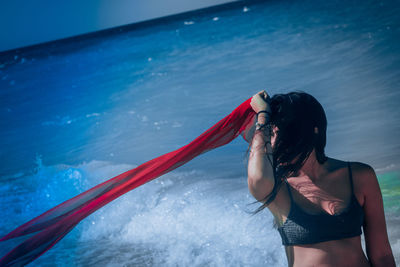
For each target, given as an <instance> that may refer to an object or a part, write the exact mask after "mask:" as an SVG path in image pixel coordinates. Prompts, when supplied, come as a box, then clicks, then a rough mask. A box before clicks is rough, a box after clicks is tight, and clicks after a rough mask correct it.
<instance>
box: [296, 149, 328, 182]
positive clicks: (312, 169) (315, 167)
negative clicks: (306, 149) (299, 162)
mask: <svg viewBox="0 0 400 267" xmlns="http://www.w3.org/2000/svg"><path fill="white" fill-rule="evenodd" d="M325 163H326V162H325ZM324 165H325V164H320V163H319V162H318V160H317V157H316V155H315V149H313V150H312V151H311V153H310V156H309V157H308V158H307V160H306V161H305V163H304V165H303V166H302V167H301V168H300V173H303V174H305V175H307V176H308V177H310V179H311V180H318V178H319V177H321V176H322V175H321V174H322V173H324V172H325V171H326V168H325V166H324Z"/></svg>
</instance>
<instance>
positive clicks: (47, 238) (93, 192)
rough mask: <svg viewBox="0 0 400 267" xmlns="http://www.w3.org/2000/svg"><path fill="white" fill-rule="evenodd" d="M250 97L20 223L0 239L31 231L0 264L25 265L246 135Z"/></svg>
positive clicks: (251, 118) (250, 121) (251, 113)
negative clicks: (180, 142)
mask: <svg viewBox="0 0 400 267" xmlns="http://www.w3.org/2000/svg"><path fill="white" fill-rule="evenodd" d="M250 100H251V99H248V100H246V101H245V102H243V103H242V104H241V105H240V106H238V107H237V108H236V109H235V110H233V111H232V113H230V114H229V115H228V116H226V117H225V118H223V119H222V120H220V121H219V122H218V123H216V124H215V125H214V126H212V127H211V128H210V129H208V130H207V131H205V132H204V133H203V134H201V135H200V136H199V137H197V138H196V139H195V140H193V141H192V142H190V143H189V144H187V145H185V146H183V147H181V148H179V149H177V150H175V151H172V152H169V153H167V154H164V155H162V156H160V157H157V158H155V159H152V160H150V161H148V162H146V163H143V164H142V165H140V166H138V167H136V168H134V169H132V170H129V171H127V172H124V173H122V174H120V175H118V176H115V177H114V178H112V179H110V180H108V181H105V182H104V183H101V184H99V185H97V186H95V187H93V188H91V189H89V190H87V191H86V192H83V193H81V194H79V195H77V196H76V197H74V198H71V199H69V200H67V201H65V202H63V203H61V204H60V205H58V206H56V207H54V208H52V209H50V210H49V211H47V212H45V213H43V214H42V215H40V216H38V217H36V218H34V219H32V220H31V221H29V222H27V223H25V224H23V225H21V226H19V227H18V228H16V229H15V230H13V231H11V232H10V233H8V234H7V235H5V236H3V237H2V238H1V239H0V241H5V240H8V239H11V238H15V237H20V236H24V235H27V234H32V233H36V232H37V233H36V234H34V235H32V236H31V237H29V238H28V239H27V240H25V241H23V242H22V243H21V244H19V245H18V246H17V247H15V248H14V249H12V250H11V251H10V252H8V253H7V254H6V255H5V256H3V257H2V258H1V259H0V266H12V265H18V266H20V265H25V264H28V263H29V262H31V261H33V260H34V259H36V258H37V257H39V256H40V255H42V254H43V253H44V252H46V251H47V250H49V249H50V248H51V247H52V246H54V245H55V244H56V243H57V242H58V241H60V240H61V239H62V238H63V237H64V236H65V235H66V234H67V233H68V232H69V231H71V230H72V229H73V228H74V227H75V225H77V224H78V223H79V222H80V221H81V220H83V219H84V218H85V217H87V216H88V215H90V214H91V213H93V212H95V211H96V210H97V209H99V208H101V207H103V206H104V205H106V204H107V203H109V202H111V201H112V200H114V199H116V198H117V197H119V196H121V195H123V194H125V193H127V192H128V191H130V190H132V189H134V188H136V187H138V186H140V185H142V184H144V183H146V182H149V181H151V180H152V179H154V178H157V177H159V176H161V175H163V174H165V173H167V172H170V171H172V170H174V169H176V168H178V167H179V166H182V165H183V164H185V163H186V162H188V161H190V160H192V159H193V158H194V157H197V156H198V155H200V154H202V153H205V152H207V151H209V150H212V149H214V148H217V147H220V146H222V145H225V144H227V143H229V142H231V141H232V140H233V139H235V138H236V137H237V136H239V135H240V134H242V135H243V137H244V138H245V139H246V140H248V138H247V136H246V135H248V133H249V130H250V129H251V126H252V125H253V122H254V115H255V113H254V111H253V109H252V108H251V107H250Z"/></svg>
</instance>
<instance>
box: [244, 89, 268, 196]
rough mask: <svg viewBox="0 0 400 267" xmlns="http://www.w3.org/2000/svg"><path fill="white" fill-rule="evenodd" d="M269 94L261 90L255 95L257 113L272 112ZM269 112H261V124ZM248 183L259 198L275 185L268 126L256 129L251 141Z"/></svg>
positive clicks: (259, 119) (254, 105) (253, 105)
mask: <svg viewBox="0 0 400 267" xmlns="http://www.w3.org/2000/svg"><path fill="white" fill-rule="evenodd" d="M267 99H268V95H267V93H266V92H265V91H261V92H259V93H257V94H256V95H254V96H253V98H252V100H251V103H250V105H251V107H252V108H253V109H254V111H255V112H256V113H259V112H260V111H266V112H271V109H270V107H269V104H268V103H267ZM267 119H268V114H266V113H259V115H258V116H257V120H258V121H257V122H258V123H259V125H261V126H262V125H264V124H266V123H268V121H267ZM247 175H248V179H247V183H248V187H249V191H250V193H251V194H252V195H253V196H254V197H255V198H256V199H257V200H258V201H261V200H263V199H264V198H265V197H266V196H267V195H268V194H269V193H270V192H271V191H272V188H273V186H274V172H273V166H272V148H271V134H270V131H269V130H268V128H267V127H262V128H261V129H259V130H256V131H255V133H254V136H253V139H252V141H251V147H250V155H249V161H248V168H247Z"/></svg>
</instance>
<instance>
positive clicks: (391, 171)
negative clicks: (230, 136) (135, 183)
mask: <svg viewBox="0 0 400 267" xmlns="http://www.w3.org/2000/svg"><path fill="white" fill-rule="evenodd" d="M399 12H400V4H399V3H398V1H316V0H312V1H301V2H297V3H296V2H294V1H266V2H265V3H253V4H249V3H248V4H246V5H244V4H243V6H240V7H235V8H233V9H227V10H225V11H218V12H209V13H208V14H205V15H204V14H202V15H193V16H191V17H187V18H186V19H180V20H172V21H170V22H168V23H163V24H161V25H155V26H151V27H146V28H141V29H135V30H130V31H127V30H122V31H121V32H120V33H118V34H114V35H107V36H97V37H92V38H89V39H80V40H79V41H75V42H73V43H71V42H63V43H58V44H56V45H54V44H49V45H46V46H42V47H33V48H31V49H30V50H25V51H23V52H21V51H16V52H13V53H12V54H10V53H8V54H0V88H1V89H0V104H1V105H0V129H1V130H0V147H1V149H0V157H1V163H0V210H1V216H2V217H6V218H7V220H1V221H0V235H3V234H5V233H8V232H9V231H10V230H12V229H13V228H14V227H16V226H18V225H20V224H22V223H24V222H26V221H27V220H29V219H31V218H33V217H34V216H36V215H39V214H41V213H42V212H44V211H46V210H48V209H49V208H51V207H53V206H55V205H57V204H58V203H60V202H62V201H64V200H66V199H69V198H71V197H73V196H75V195H77V194H78V193H80V192H82V191H84V190H86V189H89V188H91V187H92V186H94V185H96V184H98V183H100V182H102V181H105V180H107V179H109V178H111V177H113V176H115V175H117V174H119V173H121V172H123V171H126V170H129V169H131V168H133V167H135V166H137V165H139V164H141V163H143V162H145V161H147V160H150V159H152V158H154V157H156V156H159V155H162V154H164V153H167V152H169V151H171V150H174V149H176V148H179V147H181V146H182V145H185V144H186V143H188V142H190V141H191V140H193V139H194V138H195V137H197V136H198V135H199V134H201V133H202V132H203V131H204V130H206V129H208V128H209V127H210V126H212V125H213V124H214V123H216V122H217V121H218V120H219V119H221V118H222V117H224V116H225V115H227V114H228V113H230V112H231V111H232V110H233V109H234V108H235V107H236V106H237V105H239V104H240V103H242V102H243V101H244V100H246V99H247V98H249V97H250V96H251V95H253V94H254V93H256V92H258V91H259V90H261V89H266V90H267V91H268V92H269V93H270V94H275V93H282V92H283V93H285V92H289V91H291V90H303V91H306V92H309V93H311V94H312V95H314V96H315V97H316V98H317V99H318V100H319V101H320V102H321V103H322V105H323V106H324V107H325V110H326V113H327V117H328V142H327V148H326V151H327V154H328V156H330V157H334V158H339V159H342V160H351V161H360V162H365V163H367V164H370V165H371V166H373V167H374V168H375V170H376V172H377V174H378V177H379V179H380V181H381V187H382V192H383V197H384V201H385V212H386V216H387V223H388V231H389V237H390V242H391V244H392V249H393V251H394V254H395V257H396V260H397V262H399V261H400V232H399V231H398V229H397V227H398V225H399V223H400V218H399V217H400V216H399V215H400V205H399V204H397V203H399V200H400V187H399V180H400V143H399V136H400V123H399V122H400V108H399V103H400V90H398V89H399V85H400V21H399V19H398V14H399ZM246 150H247V143H245V142H244V141H243V140H241V139H240V138H238V139H237V140H235V141H233V142H232V143H231V144H229V145H227V146H225V147H223V148H220V149H217V150H215V151H211V152H209V153H207V154H204V155H201V156H200V157H198V158H196V159H194V160H193V161H192V162H190V163H188V164H187V165H185V166H183V167H181V168H179V169H178V170H176V171H174V172H172V173H170V174H167V175H165V176H163V177H161V178H159V179H156V180H154V181H152V182H150V183H148V184H146V185H143V186H142V187H140V188H138V189H136V190H134V191H132V192H130V193H128V194H126V195H125V196H123V197H121V198H120V199H118V200H116V201H114V202H113V203H110V204H109V205H107V206H106V207H104V208H102V209H100V210H99V211H97V212H96V213H94V214H93V215H91V216H89V217H88V218H86V219H85V220H84V221H83V222H82V223H81V224H79V225H78V226H77V227H76V228H75V229H74V230H73V231H72V232H71V233H69V234H68V235H67V236H66V237H65V238H64V239H63V240H62V241H61V242H60V243H58V244H57V245H56V246H55V247H54V248H52V249H51V250H50V251H48V252H47V253H46V254H44V255H43V256H42V257H40V258H39V259H38V260H37V261H35V262H34V263H33V264H32V266H51V265H53V264H54V263H56V264H57V265H58V266H70V265H78V266H88V265H107V266H113V265H118V266H120V265H129V266H130V265H134V266H135V265H137V266H143V265H150V266H152V265H153V266H159V265H166V266H188V265H195V266H203V265H210V266H286V264H287V263H286V257H285V255H284V250H283V248H282V246H281V245H280V239H279V236H278V233H277V231H276V230H275V229H273V227H272V217H271V215H270V214H269V213H268V212H267V211H265V212H263V213H261V214H259V215H257V216H255V217H250V216H249V215H247V213H246V212H245V211H246V210H248V209H250V210H252V209H255V208H256V207H257V206H248V204H249V203H251V202H252V201H253V198H252V197H251V195H250V194H249V192H248V189H247V182H246V164H245V158H246ZM0 245H1V247H0V250H1V251H2V254H4V252H5V251H6V250H7V248H9V247H10V246H11V245H12V244H0Z"/></svg>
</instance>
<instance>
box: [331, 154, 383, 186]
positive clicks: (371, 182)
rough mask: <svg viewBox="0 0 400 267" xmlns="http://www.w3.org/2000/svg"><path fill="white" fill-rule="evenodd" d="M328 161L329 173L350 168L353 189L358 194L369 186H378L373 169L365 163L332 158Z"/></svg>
mask: <svg viewBox="0 0 400 267" xmlns="http://www.w3.org/2000/svg"><path fill="white" fill-rule="evenodd" d="M328 161H329V165H328V168H329V169H330V171H336V170H343V172H344V171H345V170H346V169H348V167H349V166H350V169H349V171H351V176H352V181H353V184H354V189H355V190H356V191H358V192H366V191H368V189H369V188H370V187H371V186H376V185H377V184H378V183H377V177H376V174H375V171H374V169H373V168H372V167H371V166H370V165H368V164H366V163H363V162H358V161H343V160H338V159H333V158H329V159H328Z"/></svg>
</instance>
